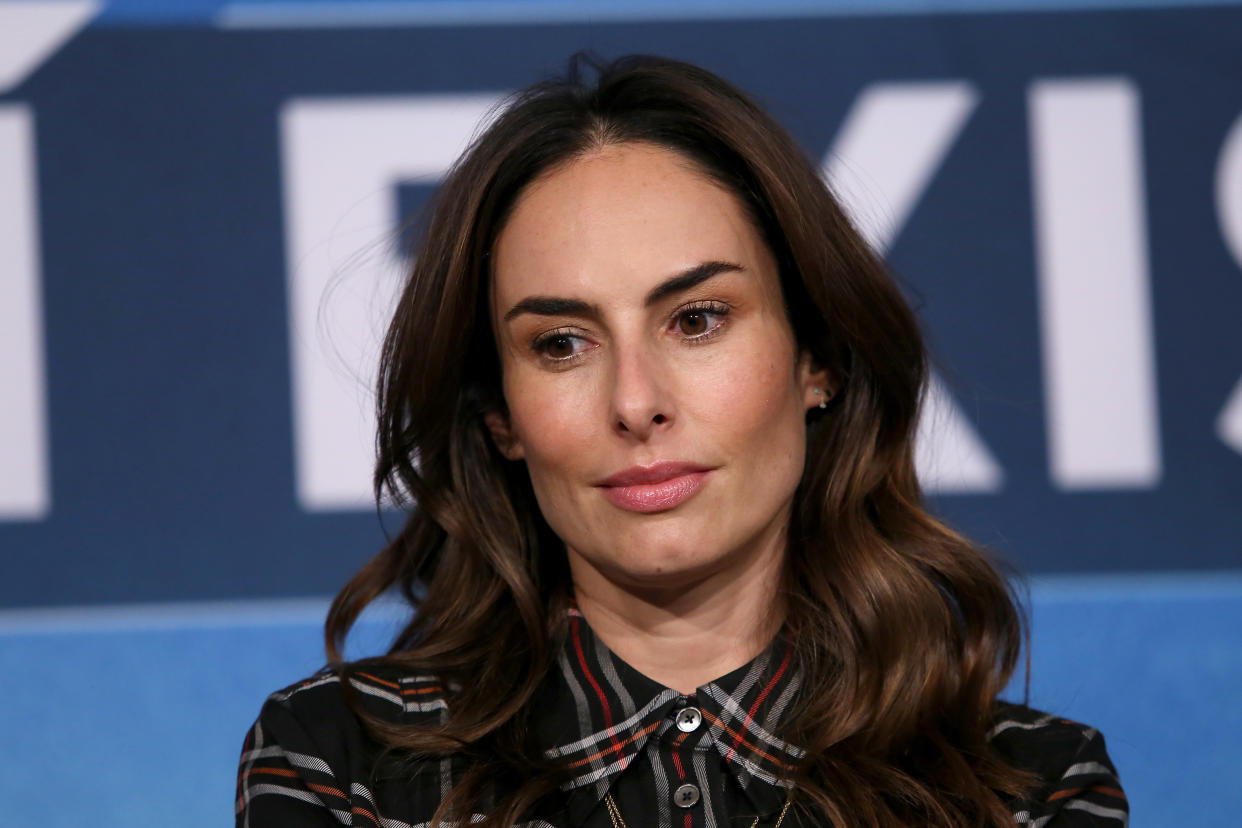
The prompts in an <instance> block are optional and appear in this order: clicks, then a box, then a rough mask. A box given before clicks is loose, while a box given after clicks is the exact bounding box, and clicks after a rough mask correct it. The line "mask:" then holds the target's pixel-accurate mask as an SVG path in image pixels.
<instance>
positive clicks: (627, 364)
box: [612, 347, 673, 441]
mask: <svg viewBox="0 0 1242 828" xmlns="http://www.w3.org/2000/svg"><path fill="white" fill-rule="evenodd" d="M616 353H617V359H616V362H615V363H614V376H613V386H612V415H613V428H615V429H616V431H617V432H618V433H619V434H621V435H623V436H628V437H630V438H632V439H636V440H640V441H645V440H649V439H650V438H651V437H652V436H653V435H654V434H656V433H657V432H659V431H660V430H662V429H666V428H668V427H669V426H670V425H671V424H672V421H673V410H672V396H673V395H672V394H671V393H670V390H671V389H670V388H669V387H668V386H669V383H670V378H669V377H668V376H667V371H666V370H665V368H664V366H663V365H661V362H660V360H659V358H658V357H656V356H655V355H653V354H651V353H649V352H648V351H647V350H646V349H644V348H641V347H634V348H625V349H621V348H619V349H618V350H617V352H616Z"/></svg>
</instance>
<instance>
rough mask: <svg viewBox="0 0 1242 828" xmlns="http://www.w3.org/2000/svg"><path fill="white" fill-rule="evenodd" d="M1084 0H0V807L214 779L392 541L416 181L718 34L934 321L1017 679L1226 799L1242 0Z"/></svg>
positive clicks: (1151, 781) (927, 463)
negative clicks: (517, 116) (355, 577)
mask: <svg viewBox="0 0 1242 828" xmlns="http://www.w3.org/2000/svg"><path fill="white" fill-rule="evenodd" d="M1097 6H1099V7H1098V8H1096V9H1094V10H1092V9H1087V8H1082V7H1080V6H1078V5H1075V4H1072V3H1071V4H1064V3H1058V4H1055V5H1049V4H1045V5H1042V6H1037V7H1033V8H1032V7H1026V8H1023V7H1021V4H1017V3H1009V2H1004V3H989V4H983V5H980V4H978V3H964V2H954V0H942V1H941V2H935V3H930V4H927V5H924V4H913V3H903V2H887V3H872V4H861V5H860V4H844V3H836V4H833V3H813V2H800V3H775V4H767V5H765V4H760V3H745V2H732V3H707V2H701V3H699V2H682V3H677V4H671V5H670V4H638V5H635V6H633V7H628V8H627V10H626V11H624V12H619V11H618V10H617V9H616V8H610V7H609V6H607V5H605V4H602V3H568V2H564V3H562V2H533V0H532V1H529V2H528V1H527V0H509V2H483V1H482V0H474V2H470V1H469V0H468V1H467V2H462V3H440V2H421V3H420V2H403V3H397V2H393V3H388V2H382V3H366V4H363V3H353V4H351V3H290V2H281V3H264V4H259V3H238V4H229V5H222V4H220V3H216V2H206V0H203V2H198V3H186V4H176V5H171V4H168V5H166V4H158V3H153V2H147V3H144V2H137V1H136V0H135V2H128V3H117V4H113V5H111V6H107V7H104V6H100V5H98V4H95V3H90V2H73V1H72V0H70V2H62V3H48V4H5V3H0V29H4V28H5V27H6V26H8V27H24V28H23V29H22V30H23V31H25V32H27V34H26V35H24V36H22V37H19V38H10V40H9V41H5V40H4V39H3V38H0V246H6V247H8V248H9V249H7V250H5V260H6V261H8V262H10V265H7V266H6V268H5V269H4V270H2V271H0V280H3V285H0V344H3V345H4V348H3V351H4V353H6V354H8V356H0V379H3V381H4V385H5V387H6V389H8V390H7V391H6V392H5V399H6V404H5V406H4V410H3V411H2V412H0V560H3V562H4V570H3V572H4V577H3V578H0V668H2V669H3V672H2V673H0V675H3V676H4V679H3V685H2V686H3V689H0V733H4V734H7V735H5V736H2V737H0V745H3V749H4V752H5V754H6V755H8V756H9V757H10V758H18V757H20V760H21V761H20V762H12V763H10V765H11V767H10V768H9V769H8V770H7V771H6V773H5V774H0V791H2V792H3V793H4V794H7V796H6V800H7V801H8V802H10V803H16V806H15V807H16V809H17V810H16V811H15V812H14V811H13V810H12V807H13V806H12V805H10V808H9V809H8V811H7V813H8V816H6V817H5V818H3V820H0V821H3V822H4V823H5V824H9V823H8V822H7V820H8V819H10V818H12V819H13V820H14V821H13V822H12V824H15V825H16V824H29V823H33V822H36V821H37V822H39V823H41V824H50V825H61V824H64V825H69V824H78V823H80V822H81V821H83V820H84V819H89V820H90V821H91V822H92V823H94V824H99V823H100V822H102V823H104V824H108V825H110V824H116V825H120V824H125V825H134V824H152V825H166V824H179V825H197V824H203V825H206V824H209V823H219V822H221V821H227V820H228V819H229V818H230V817H229V809H230V807H231V806H230V797H231V786H232V778H231V777H232V773H233V768H232V765H233V762H234V761H235V755H236V752H237V749H238V748H239V745H240V741H239V740H240V738H241V735H242V733H243V731H244V729H245V727H246V726H247V724H248V723H249V721H250V719H252V718H253V716H254V715H255V713H257V710H258V705H259V703H260V702H261V700H262V697H263V695H264V694H265V693H266V692H269V691H270V690H272V689H275V688H276V687H278V686H280V685H283V684H286V683H288V682H290V681H292V680H293V679H295V678H297V677H299V676H300V675H302V674H305V673H307V672H310V671H311V670H313V669H315V668H316V667H317V666H318V663H319V658H320V656H319V652H318V646H319V645H318V639H317V633H316V631H315V627H316V624H317V623H318V622H319V620H320V619H321V617H322V610H323V606H324V604H323V601H322V599H323V596H326V595H329V594H331V593H332V592H333V591H334V590H335V589H336V588H337V587H338V586H339V585H340V584H341V583H343V581H344V580H345V579H346V578H347V577H348V576H349V575H350V574H351V573H352V572H353V571H354V570H355V569H356V568H357V567H358V566H359V565H360V564H361V563H362V562H363V561H364V560H365V559H366V558H367V557H369V556H370V555H371V554H373V553H374V552H375V551H376V550H377V549H378V546H379V544H380V543H381V541H382V537H383V534H382V528H381V526H380V521H379V519H377V517H376V515H375V512H374V510H373V508H369V507H368V506H367V505H366V504H365V499H366V495H367V490H366V467H367V463H368V462H369V458H368V456H367V440H366V434H367V428H368V425H369V424H368V420H367V416H366V410H367V406H368V405H369V401H368V399H367V395H366V385H367V383H368V382H369V381H370V376H369V372H370V370H371V369H372V365H371V363H370V362H369V358H370V356H369V355H370V354H371V353H372V351H371V350H370V349H372V348H373V341H374V337H375V332H376V328H377V326H378V325H380V324H382V320H383V316H384V311H385V307H386V304H385V303H386V301H387V297H388V296H389V294H390V291H391V281H390V280H391V279H392V274H393V273H395V272H398V271H399V269H400V254H399V252H394V249H395V248H397V247H399V245H395V244H394V243H391V241H390V240H391V238H392V237H393V235H394V234H395V233H396V231H397V228H398V224H399V221H400V217H401V216H404V215H408V214H409V213H411V212H413V211H416V210H417V209H418V207H419V206H420V205H421V204H422V203H423V201H424V200H425V199H426V197H427V195H428V194H429V193H430V192H431V191H432V189H433V188H434V186H435V182H436V180H437V179H438V177H439V175H440V173H441V172H442V170H443V168H444V166H445V165H446V164H447V162H448V160H449V159H451V158H452V157H453V156H454V155H455V153H456V152H457V150H458V149H459V148H460V146H461V145H462V143H463V142H464V141H465V140H466V139H467V138H468V136H469V134H470V132H471V130H472V129H473V127H474V125H475V124H476V123H477V121H478V119H479V118H480V117H482V116H483V115H484V113H485V112H486V111H487V108H488V106H490V105H491V103H492V102H494V101H495V100H496V99H497V96H498V95H500V94H502V93H503V92H505V91H506V90H511V89H514V88H517V87H520V86H523V85H525V84H528V83H530V82H532V81H535V80H538V79H540V78H542V77H545V76H547V75H549V74H553V73H556V72H558V71H560V70H562V69H563V67H564V65H565V61H566V58H567V56H568V55H569V54H571V53H573V52H575V51H577V50H580V49H592V50H594V51H596V52H598V53H599V54H602V55H604V56H615V55H619V54H623V53H630V52H652V53H658V54H665V55H669V56H674V57H679V58H683V59H687V60H690V61H693V62H696V63H700V64H702V65H704V66H706V67H708V68H711V69H713V70H715V71H717V72H719V73H721V74H723V75H724V76H726V77H728V78H730V79H731V80H733V81H735V82H737V83H738V84H739V85H740V86H742V87H743V88H745V89H746V90H748V91H750V92H752V93H753V94H754V95H755V96H756V97H758V98H759V99H760V100H761V101H762V102H763V103H764V104H765V105H766V106H767V107H768V108H769V109H770V110H771V111H772V112H773V113H774V114H775V115H776V116H777V117H778V118H779V119H780V120H782V121H783V122H784V123H785V124H786V125H787V126H788V127H789V128H790V129H791V131H792V132H793V133H794V135H795V136H796V137H797V139H798V140H799V141H800V142H801V144H802V145H803V146H804V148H805V149H806V151H807V152H808V154H810V155H811V156H812V157H813V158H815V159H816V160H818V161H821V162H822V165H823V168H824V173H825V176H826V177H827V178H828V179H829V180H830V181H831V182H832V183H833V184H834V186H836V187H837V188H838V190H839V191H840V192H841V194H842V197H843V198H845V199H846V201H847V203H848V204H849V205H850V208H851V209H852V210H854V212H855V214H856V216H857V217H858V219H859V221H860V223H861V224H862V225H863V227H864V230H865V231H866V232H867V233H868V235H869V237H870V238H871V239H872V240H873V242H874V243H875V244H876V245H877V246H879V247H880V248H881V249H883V250H884V251H885V252H886V254H887V256H888V258H889V260H890V262H891V263H892V265H893V267H894V269H895V271H896V272H897V273H898V274H899V276H900V277H901V278H902V280H903V282H904V284H905V285H906V288H907V291H908V294H909V295H910V297H911V299H912V301H913V302H914V303H915V305H916V306H917V307H918V309H919V311H920V314H921V316H922V318H923V319H924V321H925V323H926V327H927V330H928V333H929V338H930V341H931V343H932V345H933V347H934V349H935V353H936V357H937V378H936V390H935V394H934V398H933V400H932V402H931V404H929V411H930V414H929V416H928V419H927V420H926V421H925V423H924V438H923V441H922V445H921V454H920V470H921V472H922V473H923V476H924V480H925V481H926V482H927V484H928V488H929V490H930V492H931V495H932V498H933V502H934V504H935V507H936V509H937V510H938V511H940V512H941V513H942V514H943V515H945V517H946V518H947V519H948V520H949V521H950V522H951V523H953V524H955V525H957V526H959V527H960V528H962V529H963V530H964V531H965V532H966V533H967V534H970V535H971V536H973V537H975V538H977V539H979V540H980V541H981V542H983V543H985V544H987V545H988V546H990V547H991V548H993V549H994V550H996V551H997V553H998V554H999V555H1001V556H1002V557H1004V558H1007V559H1009V560H1011V561H1014V562H1015V563H1017V564H1018V565H1019V566H1020V567H1021V568H1022V569H1024V570H1026V571H1027V572H1030V573H1033V574H1034V575H1035V581H1034V603H1033V610H1034V612H1033V615H1034V631H1035V640H1034V645H1033V655H1034V675H1033V683H1032V694H1033V695H1032V702H1033V703H1034V704H1036V705H1039V706H1043V707H1046V708H1050V709H1055V710H1056V711H1057V712H1062V713H1065V714H1066V715H1071V716H1076V717H1079V718H1082V719H1085V720H1087V721H1090V722H1091V723H1093V724H1097V725H1099V726H1101V728H1102V729H1103V730H1104V732H1105V734H1106V736H1107V737H1108V738H1109V742H1110V745H1111V748H1112V751H1113V753H1114V756H1115V758H1116V759H1117V762H1118V764H1119V766H1120V769H1121V772H1122V778H1123V782H1124V783H1125V784H1126V786H1127V788H1128V790H1129V792H1130V794H1131V796H1132V799H1133V801H1134V803H1135V809H1136V818H1135V824H1136V825H1142V826H1147V825H1165V824H1171V823H1173V822H1174V820H1177V821H1179V822H1182V823H1190V824H1196V825H1198V824H1203V825H1209V824H1212V825H1215V824H1228V823H1229V820H1230V819H1231V818H1232V815H1234V814H1236V813H1237V810H1238V808H1239V807H1240V806H1242V794H1238V793H1230V791H1233V790H1235V789H1236V785H1235V784H1234V781H1235V778H1236V776H1237V773H1238V771H1239V770H1242V768H1239V765H1238V762H1237V760H1236V759H1234V758H1233V743H1234V742H1236V739H1237V737H1238V736H1242V726H1240V725H1242V714H1239V713H1238V712H1237V711H1238V710H1239V705H1238V704H1237V702H1239V701H1242V698H1240V697H1239V694H1238V691H1237V690H1236V687H1237V686H1238V684H1239V681H1242V647H1240V646H1239V645H1242V633H1239V632H1238V630H1239V629H1240V628H1242V624H1240V622H1242V540H1240V538H1242V337H1240V336H1239V329H1240V327H1239V322H1238V319H1239V311H1240V310H1242V273H1240V269H1242V83H1239V79H1240V78H1242V48H1239V46H1240V44H1242V7H1239V6H1236V5H1233V4H1223V5H1220V6H1216V7H1212V6H1199V7H1152V8H1139V7H1136V6H1134V5H1127V4H1113V3H1107V4H1097ZM1103 6H1108V7H1109V8H1103ZM16 30H17V29H15V28H10V31H16ZM6 337H7V338H6ZM389 623H390V622H389V621H388V620H385V619H384V618H379V619H377V620H376V621H374V622H372V624H371V626H370V627H369V628H368V632H367V634H366V636H364V639H365V640H364V641H363V642H362V643H361V644H360V645H358V646H359V647H360V648H361V649H360V650H359V651H360V652H361V651H363V650H366V649H368V648H370V649H374V648H376V647H378V646H379V642H380V641H381V640H382V637H383V636H382V633H383V630H384V629H385V625H386V624H389ZM153 769H155V770H156V773H155V774H154V776H155V782H154V783H153V780H152V776H153V774H152V770H153ZM66 775H68V777H69V778H71V779H72V780H73V782H72V783H71V784H66V783H65V782H64V779H65V778H66ZM66 792H68V794H69V795H66ZM1204 792H1208V793H1207V794H1204Z"/></svg>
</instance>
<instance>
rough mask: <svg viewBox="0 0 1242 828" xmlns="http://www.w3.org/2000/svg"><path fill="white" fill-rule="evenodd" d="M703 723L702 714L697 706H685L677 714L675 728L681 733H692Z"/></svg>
mask: <svg viewBox="0 0 1242 828" xmlns="http://www.w3.org/2000/svg"><path fill="white" fill-rule="evenodd" d="M701 724H703V714H702V713H700V712H699V709H698V708H697V707H686V708H683V709H682V710H681V712H680V713H678V714H677V729H678V730H680V731H681V732H682V733H692V732H693V731H695V730H698V729H699V725H701Z"/></svg>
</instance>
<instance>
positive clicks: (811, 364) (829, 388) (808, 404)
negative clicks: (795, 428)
mask: <svg viewBox="0 0 1242 828" xmlns="http://www.w3.org/2000/svg"><path fill="white" fill-rule="evenodd" d="M797 374H798V385H799V387H800V388H801V389H802V401H803V406H804V407H805V408H806V410H807V411H810V410H811V409H813V408H817V407H819V406H821V405H826V404H827V403H828V401H829V400H831V399H832V397H833V395H834V394H836V392H837V384H836V381H835V379H834V378H833V377H832V375H831V374H829V373H828V369H826V368H824V367H822V366H821V365H820V364H819V363H818V362H816V361H815V358H814V357H813V356H812V355H811V352H810V351H806V350H804V351H802V352H801V353H800V354H799V355H798V366H797Z"/></svg>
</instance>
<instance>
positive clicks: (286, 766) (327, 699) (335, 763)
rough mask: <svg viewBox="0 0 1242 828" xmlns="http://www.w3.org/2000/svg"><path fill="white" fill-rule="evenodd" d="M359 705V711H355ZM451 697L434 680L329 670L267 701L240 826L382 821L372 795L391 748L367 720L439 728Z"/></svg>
mask: <svg viewBox="0 0 1242 828" xmlns="http://www.w3.org/2000/svg"><path fill="white" fill-rule="evenodd" d="M351 699H352V701H353V704H351ZM445 709H446V708H445V701H444V694H443V692H442V691H441V686H440V683H439V682H438V681H436V680H435V678H434V677H433V676H430V675H425V674H419V673H414V672H409V671H403V670H401V669H399V668H395V667H391V666H383V665H380V666H375V665H368V666H365V667H358V668H355V669H353V670H351V671H350V672H349V674H348V679H345V678H342V676H341V675H339V674H338V673H336V672H334V671H331V670H328V669H324V670H321V671H320V672H318V673H316V674H315V675H313V676H310V677H309V678H306V679H303V680H302V681H299V682H296V683H294V684H291V685H289V686H288V687H285V688H283V689H281V690H278V691H277V692H275V693H273V694H272V695H270V696H269V697H268V698H267V701H266V702H265V703H264V704H263V708H262V710H261V711H260V713H259V716H258V719H257V720H256V721H255V722H254V724H253V725H252V726H251V727H250V730H249V732H248V733H247V734H246V738H245V741H244V744H243V746H242V755H241V761H240V763H239V767H238V781H237V800H236V802H235V811H236V814H237V822H238V825H243V824H245V825H248V826H253V825H281V824H299V825H301V824H307V825H315V824H318V822H317V820H323V821H324V824H333V825H337V824H340V823H341V822H342V821H343V822H345V824H350V821H351V818H352V815H353V814H357V813H358V810H357V809H362V810H363V811H364V812H370V813H375V812H376V811H377V810H378V808H377V805H376V802H375V800H376V795H377V792H375V791H372V790H371V789H370V787H369V783H370V780H371V779H373V778H374V775H375V770H376V767H377V764H378V763H379V761H380V759H381V757H383V756H384V753H385V748H384V746H383V745H382V744H380V743H379V742H378V741H377V740H376V739H375V738H374V737H373V736H372V735H371V733H370V731H369V730H368V727H367V725H366V723H365V722H364V721H363V719H362V718H361V717H360V716H359V712H358V711H361V713H363V714H364V715H365V716H366V717H368V718H370V719H373V720H374V721H376V722H378V723H380V724H393V725H411V726H415V727H416V726H418V725H419V724H423V723H426V724H428V725H433V724H438V723H439V722H440V721H441V716H442V715H443V711H444V710H445Z"/></svg>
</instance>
